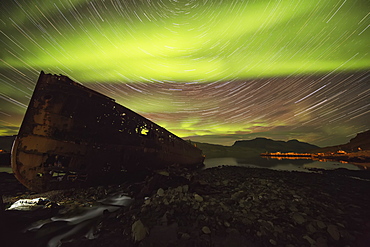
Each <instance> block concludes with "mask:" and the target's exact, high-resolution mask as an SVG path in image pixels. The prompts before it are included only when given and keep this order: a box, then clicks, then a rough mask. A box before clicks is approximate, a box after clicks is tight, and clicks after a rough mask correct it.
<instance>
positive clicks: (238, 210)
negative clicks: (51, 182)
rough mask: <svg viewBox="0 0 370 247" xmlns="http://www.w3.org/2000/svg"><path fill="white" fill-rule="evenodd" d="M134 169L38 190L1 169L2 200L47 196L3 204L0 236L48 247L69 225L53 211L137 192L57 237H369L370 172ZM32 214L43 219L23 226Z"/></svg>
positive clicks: (185, 241) (340, 240) (292, 241)
mask: <svg viewBox="0 0 370 247" xmlns="http://www.w3.org/2000/svg"><path fill="white" fill-rule="evenodd" d="M141 176H142V177H141V178H140V179H132V178H131V179H128V180H127V182H125V183H123V184H115V185H107V186H99V187H91V188H75V189H69V190H60V191H49V192H46V193H43V194H37V193H35V192H31V191H29V190H27V189H26V188H24V187H23V186H22V185H20V184H19V183H18V182H17V181H16V180H15V178H14V177H13V175H12V174H6V173H1V193H2V194H3V200H4V206H5V207H7V208H8V207H9V206H10V205H11V204H12V203H14V202H15V201H17V200H19V199H25V198H40V197H43V198H47V201H46V202H44V203H41V205H39V208H38V209H36V210H34V211H17V210H6V211H4V212H2V215H1V217H2V218H3V220H1V223H0V224H1V229H0V230H1V235H2V237H1V239H2V240H1V241H2V243H5V245H4V246H20V245H22V244H27V245H28V246H48V245H50V243H51V242H50V240H51V239H53V238H55V236H60V235H63V233H64V232H65V230H66V229H69V228H71V227H72V226H71V224H70V223H68V221H67V223H66V222H64V223H61V222H53V221H51V220H50V219H51V218H52V217H54V218H55V217H64V218H68V217H70V218H71V217H76V216H78V215H81V214H83V213H84V210H90V209H91V208H97V207H99V206H100V207H101V205H102V204H104V201H103V202H102V201H101V200H103V199H104V198H107V197H110V196H112V195H117V194H119V195H126V196H129V197H131V198H133V199H134V200H132V203H131V204H130V205H129V206H119V205H118V206H116V208H115V209H114V210H110V209H109V210H103V212H102V214H101V215H100V216H98V217H95V218H94V219H87V220H86V221H84V222H85V223H84V227H82V226H81V227H80V229H79V230H78V231H77V230H76V231H75V232H74V233H73V234H70V235H68V236H67V235H65V236H66V237H65V238H64V239H63V237H60V238H59V239H60V240H58V241H57V242H54V244H55V245H56V246H57V245H61V246H292V247H293V246H368V245H367V244H368V243H369V242H370V197H369V194H370V186H369V184H370V175H369V172H368V171H348V170H344V169H338V170H334V171H317V172H314V173H303V172H287V171H274V170H269V169H260V168H245V167H227V166H222V167H215V168H209V169H203V170H197V171H188V170H186V169H179V168H170V169H167V170H165V171H159V172H156V173H148V174H141ZM143 178H144V179H143ZM40 220H41V221H40ZM35 222H44V223H42V224H40V225H39V227H38V228H37V227H36V228H34V229H32V230H27V229H30V227H31V226H32V225H34V224H35ZM86 222H88V223H86ZM80 225H81V223H80Z"/></svg>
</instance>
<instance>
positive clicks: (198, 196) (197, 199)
mask: <svg viewBox="0 0 370 247" xmlns="http://www.w3.org/2000/svg"><path fill="white" fill-rule="evenodd" d="M194 199H195V200H196V201H197V202H202V201H203V197H201V196H200V195H198V194H194Z"/></svg>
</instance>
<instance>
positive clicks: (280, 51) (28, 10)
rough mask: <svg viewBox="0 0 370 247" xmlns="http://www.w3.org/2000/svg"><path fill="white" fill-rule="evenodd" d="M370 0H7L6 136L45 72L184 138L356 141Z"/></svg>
mask: <svg viewBox="0 0 370 247" xmlns="http://www.w3.org/2000/svg"><path fill="white" fill-rule="evenodd" d="M369 10H370V4H369V2H368V1H367V0H339V1H338V0H326V1H320V0H289V1H288V0H250V1H247V0H246V1H243V0H241V1H240V0H239V1H238V0H187V1H184V0H162V1H150V0H105V1H104V0H95V1H86V0H67V1H61V0H59V1H41V0H39V1H36V0H28V1H27V0H24V1H21V0H17V1H15V0H13V1H10V0H7V1H3V2H2V4H1V6H0V41H1V47H2V49H1V50H0V58H1V63H0V85H1V87H0V135H12V134H16V133H17V131H18V128H19V126H20V123H21V121H22V118H23V115H24V113H25V110H26V108H27V105H28V102H29V100H30V97H31V95H32V91H33V89H34V86H35V83H36V81H37V78H38V75H39V73H40V71H41V70H43V71H45V72H46V73H55V74H63V75H67V76H69V77H70V78H71V79H73V80H75V81H78V82H81V83H83V84H84V85H85V86H88V87H90V88H92V89H94V90H96V91H99V92H101V93H103V94H106V95H107V96H109V97H112V98H114V99H115V100H116V101H117V102H118V103H120V104H122V105H124V106H126V107H128V108H130V109H132V110H134V111H136V112H138V113H140V114H141V115H143V116H145V117H147V118H149V119H151V120H152V121H154V122H156V123H158V124H160V125H161V126H163V127H165V128H167V129H168V130H170V131H172V132H173V133H175V134H177V135H178V136H180V137H186V138H191V139H192V140H194V141H201V142H208V143H218V144H224V145H231V144H232V143H233V142H234V141H235V140H238V139H251V138H255V137H267V138H272V139H276V140H288V139H298V140H300V141H306V142H310V143H312V144H316V145H319V146H326V145H335V144H340V143H344V142H347V141H348V140H349V139H350V138H352V137H354V135H355V134H356V133H358V132H362V131H365V130H368V129H369V126H370V124H369V123H370V121H369V119H370V70H369V69H370V56H369V51H370V49H369V48H370V46H369V43H370V42H369V41H370V34H369V32H370V30H369V29H368V27H369V24H370V14H369Z"/></svg>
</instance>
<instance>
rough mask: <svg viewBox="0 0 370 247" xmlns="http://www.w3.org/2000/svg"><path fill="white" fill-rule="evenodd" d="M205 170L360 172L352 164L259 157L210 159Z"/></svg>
mask: <svg viewBox="0 0 370 247" xmlns="http://www.w3.org/2000/svg"><path fill="white" fill-rule="evenodd" d="M204 164H205V168H210V167H216V166H220V165H229V166H246V167H256V168H269V169H273V170H285V171H304V172H309V170H308V169H310V168H319V169H325V170H333V169H338V168H346V169H348V170H362V169H361V168H360V167H358V166H355V165H352V164H349V163H347V164H343V163H340V162H338V161H336V162H331V161H328V162H321V161H316V160H311V159H281V160H278V159H271V158H270V159H267V158H262V157H259V156H256V157H250V158H248V159H240V158H234V157H224V158H210V159H207V158H206V159H205V161H204Z"/></svg>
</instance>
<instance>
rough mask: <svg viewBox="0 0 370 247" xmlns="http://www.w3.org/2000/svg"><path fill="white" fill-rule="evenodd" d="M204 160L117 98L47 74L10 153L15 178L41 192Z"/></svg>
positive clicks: (43, 75)
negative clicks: (121, 103)
mask: <svg viewBox="0 0 370 247" xmlns="http://www.w3.org/2000/svg"><path fill="white" fill-rule="evenodd" d="M203 160H204V156H203V155H202V151H201V150H199V149H198V148H196V147H194V146H193V145H192V144H190V143H189V142H187V141H184V140H182V139H181V138H179V137H177V136H176V135H174V134H172V133H171V132H169V131H167V130H166V129H164V128H162V127H160V126H159V125H157V124H155V123H153V122H152V121H150V120H148V119H146V118H144V117H143V116H140V115H139V114H137V113H135V112H133V111H131V110H130V109H128V108H126V107H124V106H122V105H119V104H117V103H116V102H115V101H114V100H113V99H111V98H109V97H107V96H105V95H102V94H100V93H98V92H96V91H93V90H91V89H89V88H87V87H84V86H82V85H81V84H79V83H76V82H74V81H72V80H71V79H69V78H68V77H66V76H58V75H51V74H45V73H43V72H41V74H40V77H39V79H38V82H37V85H36V88H35V90H34V93H33V96H32V98H31V101H30V104H29V106H28V109H27V111H26V114H25V117H24V119H23V122H22V125H21V128H20V130H19V133H18V136H17V138H16V140H15V142H14V145H13V150H12V169H13V172H14V174H15V176H16V178H17V179H18V180H19V181H20V182H21V183H22V184H24V185H25V186H26V187H28V188H29V189H31V190H34V191H38V192H42V191H47V190H52V189H62V188H71V187H78V186H81V185H94V184H99V183H103V182H104V183H105V182H107V181H110V180H114V178H116V177H117V176H119V175H120V174H122V173H125V172H127V171H128V172H130V171H132V172H135V171H137V170H142V169H147V168H148V169H153V170H154V169H161V168H164V167H166V166H169V165H173V164H178V165H182V166H194V167H195V166H199V165H202V164H203Z"/></svg>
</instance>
